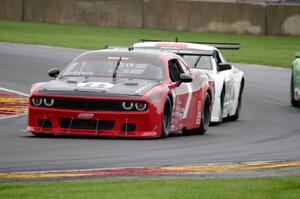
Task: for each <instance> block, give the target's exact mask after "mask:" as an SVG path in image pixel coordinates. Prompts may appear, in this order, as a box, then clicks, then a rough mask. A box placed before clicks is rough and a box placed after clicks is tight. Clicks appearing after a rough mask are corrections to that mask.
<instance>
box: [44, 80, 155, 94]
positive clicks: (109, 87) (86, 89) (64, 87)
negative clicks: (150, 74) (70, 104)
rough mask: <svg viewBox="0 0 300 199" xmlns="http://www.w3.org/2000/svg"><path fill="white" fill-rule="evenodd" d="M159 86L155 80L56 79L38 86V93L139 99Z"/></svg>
mask: <svg viewBox="0 0 300 199" xmlns="http://www.w3.org/2000/svg"><path fill="white" fill-rule="evenodd" d="M159 84H161V82H158V81H155V80H145V79H128V78H126V79H125V78H122V79H121V78H120V79H116V80H113V79H112V78H110V79H108V78H88V79H87V78H83V77H76V78H61V79H60V78H58V79H56V80H52V81H49V82H46V83H43V84H41V85H40V86H39V89H38V93H40V94H53V95H72V96H114V97H122V96H123V97H124V96H131V97H140V96H143V95H144V94H145V93H146V92H147V91H149V90H150V89H152V88H154V87H155V86H157V85H159Z"/></svg>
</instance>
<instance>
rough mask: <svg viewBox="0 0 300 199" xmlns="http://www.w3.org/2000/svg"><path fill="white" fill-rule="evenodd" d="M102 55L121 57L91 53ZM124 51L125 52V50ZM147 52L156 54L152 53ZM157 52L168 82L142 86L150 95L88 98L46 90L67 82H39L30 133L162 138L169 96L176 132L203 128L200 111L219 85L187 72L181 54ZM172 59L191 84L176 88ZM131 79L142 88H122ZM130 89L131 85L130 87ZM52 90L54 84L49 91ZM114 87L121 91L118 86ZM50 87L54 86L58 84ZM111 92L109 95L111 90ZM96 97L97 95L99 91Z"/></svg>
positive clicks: (34, 89)
mask: <svg viewBox="0 0 300 199" xmlns="http://www.w3.org/2000/svg"><path fill="white" fill-rule="evenodd" d="M103 51H106V52H108V53H109V52H112V54H114V55H115V54H117V53H118V52H116V51H117V50H100V51H92V52H94V53H99V54H101V52H103ZM121 51H122V52H123V51H124V50H121ZM144 53H146V52H144ZM147 53H150V54H151V52H149V51H147ZM153 53H154V52H153ZM125 54H126V52H125ZM131 54H133V53H131ZM131 54H130V56H131ZM137 54H140V53H137ZM154 54H155V56H157V54H158V56H157V59H160V60H161V61H162V62H163V64H164V66H163V67H164V68H163V70H164V71H165V76H164V80H163V81H160V82H159V83H156V84H154V83H149V84H146V86H143V87H140V88H138V90H139V91H140V90H143V89H144V90H146V92H144V93H143V94H141V95H137V96H134V95H130V94H128V95H124V94H122V95H119V96H118V95H115V94H114V95H103V96H102V95H101V92H100V91H99V92H98V93H100V94H95V95H94V94H89V93H88V92H86V93H87V95H82V94H81V93H84V92H81V93H80V95H78V94H72V92H73V90H74V93H76V92H75V90H76V89H77V88H74V89H73V90H72V89H70V92H69V91H68V92H61V93H59V92H54V91H53V92H50V91H51V89H48V88H47V89H45V86H44V85H51V86H52V85H59V86H61V85H62V84H67V83H66V82H57V81H62V80H59V78H57V79H56V80H53V81H52V83H51V81H50V82H49V83H47V82H45V83H37V84H34V85H33V86H32V90H31V95H30V104H29V112H28V127H27V130H28V131H29V132H31V133H38V134H43V133H45V134H56V135H90V136H114V137H145V138H150V137H160V136H161V134H162V120H163V111H164V105H165V101H166V98H167V96H168V97H169V98H171V99H172V105H173V106H172V107H173V112H172V125H171V132H172V133H180V131H181V130H183V129H194V128H198V127H199V126H200V120H201V112H202V110H203V106H204V102H203V99H204V96H205V95H206V93H208V92H209V94H210V95H212V96H211V99H214V97H213V95H214V82H213V81H212V79H211V78H210V77H208V76H207V75H205V74H203V73H200V72H198V71H196V70H192V69H190V68H188V65H187V64H186V63H185V61H184V60H183V59H182V58H181V57H180V56H178V55H175V54H172V53H161V52H160V53H158V52H155V53H154ZM170 59H180V61H181V62H182V63H183V64H184V65H185V66H183V67H186V68H185V70H186V71H187V72H188V73H189V75H190V76H191V77H192V78H193V81H192V82H191V83H181V84H180V86H177V82H172V81H171V80H170V77H169V68H168V61H169V60H170ZM122 81H123V82H122ZM129 81H130V82H131V81H136V82H134V83H135V84H134V85H136V84H140V83H139V80H126V79H125V80H123V79H120V82H121V83H122V85H126V83H128V82H129ZM141 81H142V80H141ZM101 82H103V80H101ZM124 82H125V83H124ZM121 83H120V84H121ZM72 85H73V84H72ZM77 85H78V84H77ZM128 85H130V84H129V83H128ZM132 85H133V84H132ZM147 85H151V86H148V87H149V88H148V87H147ZM51 86H49V88H50V87H51ZM59 86H58V87H59ZM115 87H117V84H116V85H115ZM146 87H147V89H146ZM150 87H151V88H150ZM51 88H53V86H52V87H51ZM68 89H69V88H68ZM54 90H55V89H54ZM44 91H45V92H44ZM48 91H49V92H48ZM71 91H72V92H71ZM76 91H77V90H76ZM107 92H108V93H109V92H110V90H108V91H107ZM77 93H78V92H77ZM92 93H96V91H95V92H94V91H93V92H92ZM34 97H39V98H41V99H48V98H53V99H54V100H55V103H56V102H57V101H58V102H59V101H63V100H66V103H65V105H66V106H69V105H70V106H71V105H72V103H73V101H75V102H76V103H77V102H78V104H80V103H85V102H87V101H88V103H94V102H95V101H99V102H100V101H105V102H109V103H112V104H113V105H114V104H116V103H119V104H120V103H121V101H130V102H145V103H146V104H147V109H146V110H144V111H126V110H90V109H84V108H82V106H81V104H80V107H81V108H76V107H75V108H70V107H68V108H65V107H63V106H62V107H45V106H35V105H34V104H33V103H32V98H34ZM79 102H80V103H79ZM212 103H213V102H211V104H212ZM72 106H73V105H72Z"/></svg>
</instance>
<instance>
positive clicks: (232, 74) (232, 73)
mask: <svg viewBox="0 0 300 199" xmlns="http://www.w3.org/2000/svg"><path fill="white" fill-rule="evenodd" d="M158 43H161V42H140V43H135V44H134V45H133V47H137V48H143V47H144V48H149V47H154V48H155V47H156V45H157V44H158ZM177 44H178V43H176V42H174V49H176V47H177ZM185 44H187V48H188V49H195V50H208V51H212V50H215V51H217V52H218V55H219V59H220V60H221V62H222V63H226V61H225V59H224V57H223V56H222V54H221V52H220V51H219V50H218V49H217V48H215V47H213V46H209V45H204V44H194V43H185ZM172 47H173V46H172V43H170V42H169V43H168V48H172ZM162 49H163V48H162ZM211 63H212V70H205V69H197V70H200V71H201V72H203V73H206V74H209V75H210V76H211V77H212V78H213V80H214V81H215V99H214V105H213V109H212V116H211V122H221V121H222V119H223V118H225V117H228V116H233V115H235V113H236V110H237V107H238V100H239V93H240V87H241V85H242V84H241V83H242V79H243V78H244V73H243V72H242V71H241V70H239V69H237V68H235V67H234V66H232V69H231V70H224V71H218V70H217V61H216V59H215V58H213V57H211ZM224 84H225V97H224V106H223V115H222V118H221V116H220V114H221V112H220V111H221V110H220V107H221V104H220V103H221V93H222V89H223V86H224Z"/></svg>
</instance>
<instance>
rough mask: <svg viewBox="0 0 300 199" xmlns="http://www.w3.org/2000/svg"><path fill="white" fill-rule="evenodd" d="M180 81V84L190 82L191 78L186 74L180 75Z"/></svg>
mask: <svg viewBox="0 0 300 199" xmlns="http://www.w3.org/2000/svg"><path fill="white" fill-rule="evenodd" d="M180 81H181V82H184V83H185V82H192V81H193V78H192V77H191V76H190V75H187V74H180Z"/></svg>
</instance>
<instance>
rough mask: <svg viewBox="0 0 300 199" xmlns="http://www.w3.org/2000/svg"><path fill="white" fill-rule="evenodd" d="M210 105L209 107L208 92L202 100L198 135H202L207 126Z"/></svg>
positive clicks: (209, 116)
mask: <svg viewBox="0 0 300 199" xmlns="http://www.w3.org/2000/svg"><path fill="white" fill-rule="evenodd" d="M210 107H211V99H210V95H209V94H208V93H206V95H205V100H204V107H203V111H202V114H201V123H200V127H199V130H198V131H199V134H200V135H203V134H204V133H205V132H206V131H207V129H208V127H209V123H210V118H211V109H210Z"/></svg>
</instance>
